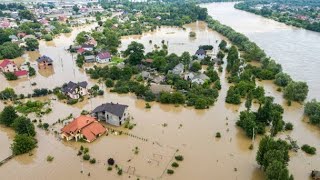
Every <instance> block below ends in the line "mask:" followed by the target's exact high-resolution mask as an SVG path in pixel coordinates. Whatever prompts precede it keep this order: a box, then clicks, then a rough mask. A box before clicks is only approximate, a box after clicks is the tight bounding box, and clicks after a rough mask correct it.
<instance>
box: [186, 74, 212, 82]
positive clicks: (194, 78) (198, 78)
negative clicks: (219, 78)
mask: <svg viewBox="0 0 320 180" xmlns="http://www.w3.org/2000/svg"><path fill="white" fill-rule="evenodd" d="M184 79H185V80H187V81H191V82H192V83H196V84H203V83H205V82H206V81H208V80H209V79H210V78H209V77H208V76H207V75H205V74H203V73H193V72H190V73H187V74H185V75H184Z"/></svg>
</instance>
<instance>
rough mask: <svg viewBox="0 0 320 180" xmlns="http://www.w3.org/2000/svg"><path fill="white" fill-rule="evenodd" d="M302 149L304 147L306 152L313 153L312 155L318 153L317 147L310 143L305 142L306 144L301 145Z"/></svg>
mask: <svg viewBox="0 0 320 180" xmlns="http://www.w3.org/2000/svg"><path fill="white" fill-rule="evenodd" d="M301 149H302V150H303V151H304V152H306V153H308V154H311V155H314V154H316V150H317V149H316V148H315V147H312V146H309V145H308V144H304V145H303V146H302V147H301Z"/></svg>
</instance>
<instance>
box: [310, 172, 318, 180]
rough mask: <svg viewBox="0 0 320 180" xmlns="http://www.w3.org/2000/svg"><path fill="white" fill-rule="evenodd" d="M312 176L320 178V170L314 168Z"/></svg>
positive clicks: (316, 179) (316, 178)
mask: <svg viewBox="0 0 320 180" xmlns="http://www.w3.org/2000/svg"><path fill="white" fill-rule="evenodd" d="M311 177H312V179H315V180H320V171H316V170H313V171H312V172H311Z"/></svg>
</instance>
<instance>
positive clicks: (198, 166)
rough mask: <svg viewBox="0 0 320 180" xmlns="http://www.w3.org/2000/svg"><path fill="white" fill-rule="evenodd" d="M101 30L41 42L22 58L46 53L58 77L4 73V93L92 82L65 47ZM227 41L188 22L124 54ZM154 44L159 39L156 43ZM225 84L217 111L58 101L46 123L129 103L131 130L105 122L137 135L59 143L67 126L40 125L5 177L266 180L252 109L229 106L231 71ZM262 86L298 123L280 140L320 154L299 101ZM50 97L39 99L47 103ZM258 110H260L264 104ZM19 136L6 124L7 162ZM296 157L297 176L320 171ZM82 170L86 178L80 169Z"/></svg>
mask: <svg viewBox="0 0 320 180" xmlns="http://www.w3.org/2000/svg"><path fill="white" fill-rule="evenodd" d="M93 27H94V25H90V26H87V27H85V28H77V29H75V30H74V31H73V32H72V33H71V34H67V35H61V36H59V37H58V38H56V39H55V40H54V41H53V42H49V43H47V42H42V41H41V42H40V50H39V52H28V53H27V54H25V55H24V56H23V59H22V61H24V60H25V61H30V62H31V63H32V64H33V63H34V61H35V59H36V58H37V57H39V56H40V55H48V56H49V57H51V58H52V59H53V60H54V67H53V69H54V70H53V71H52V72H43V73H40V74H37V76H36V77H34V78H31V79H30V81H31V82H36V83H37V86H35V87H32V86H30V82H29V80H28V79H21V80H18V81H15V82H10V83H9V82H8V81H6V80H4V78H3V77H2V76H1V79H0V80H1V82H2V83H1V86H0V89H1V90H2V89H4V88H5V87H7V86H10V87H13V88H14V89H15V90H16V92H18V93H29V92H32V89H33V88H50V89H51V88H54V87H56V86H61V85H62V84H63V83H65V82H68V81H70V80H72V81H80V80H81V81H83V80H89V77H88V76H87V75H86V74H85V72H84V70H83V69H79V68H77V67H76V65H75V63H74V61H73V60H72V59H73V58H72V55H71V54H70V53H68V52H67V51H66V50H65V49H66V48H68V47H69V46H70V45H71V44H72V41H73V39H74V38H75V36H76V34H77V33H78V32H80V31H82V30H89V29H91V28H93ZM190 31H194V32H196V34H197V36H196V38H195V39H190V38H189V32H190ZM221 39H224V38H223V37H222V36H221V35H219V34H218V33H216V32H213V31H211V30H209V29H208V28H207V26H206V24H205V23H203V22H197V23H192V24H189V25H186V26H185V30H183V29H180V28H173V27H161V28H159V29H157V30H155V31H154V32H150V33H144V34H143V35H141V36H128V37H123V38H122V46H121V48H120V49H121V50H124V49H125V48H126V46H127V45H128V44H129V43H130V42H131V41H133V40H135V41H138V42H141V43H143V44H144V45H145V47H146V51H147V52H149V51H151V50H152V49H153V47H154V44H157V45H161V41H162V40H164V41H165V42H168V50H169V53H171V52H174V53H177V54H179V55H180V54H181V53H182V52H183V51H189V52H190V53H191V54H193V53H194V52H195V51H196V50H197V48H198V46H199V45H204V44H213V45H214V46H215V49H217V45H218V43H216V41H217V40H218V41H220V40H221ZM149 40H152V44H150V43H149ZM16 61H21V59H19V60H18V59H17V60H16ZM220 79H221V85H222V89H221V90H220V93H219V98H218V100H217V102H216V103H215V105H214V106H213V107H211V108H210V109H206V110H195V109H193V108H190V107H183V106H179V107H175V106H173V105H163V104H159V103H156V102H153V103H150V104H151V106H152V107H151V109H146V108H145V102H144V101H142V100H139V99H137V98H136V97H135V96H134V95H132V94H126V95H119V94H115V93H110V92H109V91H107V92H106V93H105V94H104V96H103V97H96V98H92V99H85V100H84V101H83V102H81V103H79V104H76V105H73V106H70V105H66V104H64V103H62V102H59V101H56V100H51V105H50V106H51V108H52V109H53V111H52V112H51V113H50V114H47V115H45V116H43V117H42V118H41V119H42V122H47V123H49V124H50V125H51V124H53V123H54V122H56V121H58V119H64V118H66V117H67V116H69V115H70V113H72V114H73V115H74V117H77V116H79V115H80V113H81V111H82V110H87V111H91V110H92V109H93V108H95V107H97V106H98V105H100V104H102V103H106V102H118V103H120V104H127V105H128V106H129V112H130V115H131V116H132V117H133V118H134V119H133V123H135V124H136V126H135V127H134V128H133V129H132V130H127V129H122V128H115V127H111V126H109V125H106V124H104V125H105V126H107V127H110V128H112V129H120V130H123V131H125V132H126V133H129V134H130V135H126V134H125V133H123V134H122V135H116V134H114V133H111V131H109V134H108V136H106V135H104V136H102V137H100V138H98V139H97V140H96V141H94V142H93V143H81V142H74V141H69V142H65V141H61V140H59V138H58V136H57V135H55V133H54V131H58V132H59V131H60V128H61V127H62V126H63V124H59V123H58V124H57V125H54V126H50V127H49V129H50V131H48V132H46V131H45V130H42V129H40V128H36V130H37V135H36V138H37V139H38V141H39V142H38V148H36V149H35V150H33V151H32V154H24V155H21V156H18V157H15V158H14V159H13V160H11V161H9V162H8V163H6V164H5V165H3V166H1V167H0V174H1V179H129V178H132V179H137V178H138V177H139V178H140V179H159V178H162V179H263V178H264V176H263V172H262V171H261V170H260V169H259V166H258V165H257V163H256V161H255V156H256V151H257V147H258V144H259V138H260V137H258V138H257V139H256V140H255V142H254V149H253V150H249V146H250V144H251V142H252V141H251V139H249V138H247V137H246V136H245V134H244V133H243V132H242V131H241V130H240V129H239V128H237V127H236V125H235V122H236V120H237V118H238V115H239V112H240V111H241V110H242V109H244V105H242V106H234V105H229V104H226V103H225V97H226V91H227V90H228V86H229V84H228V83H227V81H226V78H225V71H223V73H221V74H220ZM89 82H90V86H91V85H92V84H94V82H93V81H91V80H89ZM258 84H260V85H263V86H264V87H265V89H266V91H267V95H271V96H274V97H275V101H276V102H277V103H279V104H281V105H283V106H284V108H285V113H284V120H285V121H290V122H292V123H293V124H294V127H295V128H294V130H293V131H292V132H289V133H287V132H286V133H283V132H282V133H280V135H279V136H280V137H284V138H285V137H286V135H287V134H290V136H291V137H292V138H293V139H294V140H297V141H298V144H299V145H302V144H311V145H314V146H315V147H316V148H317V149H319V148H320V145H319V143H318V142H319V138H320V131H319V129H318V128H315V127H312V126H311V125H309V124H307V123H305V122H304V117H303V107H302V105H300V104H295V103H294V104H293V105H292V106H291V107H287V106H286V105H285V104H286V103H285V101H283V99H282V95H281V93H280V92H278V91H277V90H276V89H277V88H276V87H275V86H274V85H273V83H272V82H269V81H264V82H258ZM50 98H51V97H47V98H38V99H40V100H42V101H45V100H48V99H50ZM2 108H3V104H1V103H0V109H2ZM254 108H257V105H255V106H254ZM34 118H36V119H39V118H37V117H34ZM164 124H166V125H164ZM217 132H220V133H221V138H216V137H215V135H216V133H217ZM13 136H14V134H13V131H12V130H9V129H7V128H4V127H0V143H1V149H0V158H1V159H2V158H5V157H6V156H8V155H10V152H11V151H10V144H11V143H12V139H13ZM81 145H83V146H85V147H88V148H89V154H90V155H91V156H92V157H94V158H96V159H97V163H96V164H93V165H92V164H90V163H89V162H83V160H82V157H81V156H77V153H78V150H79V148H80V146H81ZM135 147H138V148H139V153H138V154H135V153H134V152H133V150H134V148H135ZM48 155H51V156H53V157H54V160H53V161H52V162H47V161H46V157H47V156H48ZM175 155H182V156H183V157H184V161H182V162H181V163H179V168H177V169H175V173H174V174H173V175H168V174H167V173H166V172H165V171H166V169H167V168H170V169H172V168H171V163H172V162H173V161H172V158H173V157H174V156H175ZM108 158H114V159H115V161H116V164H117V165H118V166H120V167H121V168H122V169H123V172H124V174H123V175H122V176H119V175H117V172H116V169H115V168H114V169H113V170H112V171H108V170H107V165H106V161H107V159H108ZM290 159H291V160H290V162H289V170H290V172H291V173H293V175H294V177H295V179H305V178H306V177H307V176H308V174H309V172H310V170H312V169H314V168H317V167H320V158H319V156H312V157H310V156H307V155H306V154H305V153H304V152H302V151H299V152H298V153H292V154H291V158H290ZM82 170H83V173H81V172H80V171H82ZM88 173H90V177H88Z"/></svg>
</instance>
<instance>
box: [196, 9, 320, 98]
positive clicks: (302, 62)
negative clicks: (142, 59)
mask: <svg viewBox="0 0 320 180" xmlns="http://www.w3.org/2000/svg"><path fill="white" fill-rule="evenodd" d="M234 4H235V3H210V4H203V5H201V6H202V7H206V8H207V9H208V14H209V15H210V16H212V17H213V18H214V19H217V20H219V21H220V22H221V23H222V24H225V25H228V26H230V27H232V28H233V29H234V30H236V31H237V32H240V33H243V34H245V35H246V36H247V37H248V38H249V39H250V40H252V41H253V42H255V43H256V44H257V45H258V46H260V47H261V48H262V49H263V50H265V52H266V54H267V55H269V56H270V57H272V58H273V59H275V60H276V61H277V62H278V63H280V64H281V65H282V67H283V69H284V71H285V72H287V73H288V74H290V75H291V76H292V78H293V79H294V80H299V81H306V82H307V83H308V85H309V96H308V99H312V98H317V99H320V93H319V92H320V78H319V77H320V71H319V68H320V43H319V42H320V33H317V32H312V31H308V30H305V29H301V28H296V27H293V26H288V25H285V24H283V23H279V22H276V21H274V20H270V19H267V18H264V17H262V16H258V15H255V14H252V13H248V12H245V11H241V10H237V9H235V8H234V7H233V6H234Z"/></svg>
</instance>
